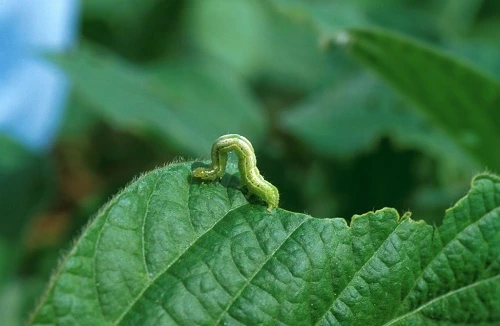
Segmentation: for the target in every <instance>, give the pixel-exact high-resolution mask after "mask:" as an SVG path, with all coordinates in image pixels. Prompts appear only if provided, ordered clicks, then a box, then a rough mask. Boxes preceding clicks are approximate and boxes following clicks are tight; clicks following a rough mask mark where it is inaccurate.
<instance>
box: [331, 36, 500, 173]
mask: <svg viewBox="0 0 500 326" xmlns="http://www.w3.org/2000/svg"><path fill="white" fill-rule="evenodd" d="M338 39H339V40H340V43H339V44H342V46H345V47H346V48H347V49H348V52H349V53H350V54H351V55H352V56H353V57H355V58H357V59H359V60H360V61H361V62H362V63H364V64H366V65H367V66H368V67H370V68H372V69H373V70H374V71H375V72H376V73H377V74H379V75H380V76H381V77H383V78H384V79H385V80H386V81H387V82H389V84H391V85H392V86H393V87H395V88H396V89H397V90H398V91H400V92H401V93H402V94H405V95H406V96H408V98H410V99H411V100H412V101H413V102H415V103H416V104H417V105H418V107H419V108H420V109H421V110H422V111H423V112H425V113H426V114H427V115H428V116H429V117H431V118H432V119H433V120H434V121H435V122H436V123H438V124H439V125H441V127H443V128H444V130H446V131H447V132H448V134H450V135H451V136H452V137H453V138H454V139H455V141H456V142H457V143H458V144H460V146H462V147H463V148H464V149H466V150H467V151H468V152H469V153H470V154H472V156H473V157H474V158H475V159H477V160H478V161H480V162H482V163H483V164H485V165H486V166H488V167H489V168H492V169H499V168H500V151H498V150H496V149H497V148H498V147H499V144H500V143H499V141H498V140H499V139H500V113H499V112H500V111H498V106H499V105H500V83H499V82H498V81H497V80H495V79H493V78H491V77H489V76H487V75H485V74H483V73H482V72H480V71H479V70H477V69H475V68H474V67H472V66H470V65H468V64H465V63H463V62H460V61H459V60H457V59H456V58H454V57H453V56H450V55H448V54H445V53H442V52H439V51H437V50H436V49H433V48H431V47H429V46H426V45H424V44H422V43H419V42H416V41H414V40H411V39H410V38H407V37H403V36H398V35H395V34H392V33H389V32H386V31H382V30H376V29H349V30H347V31H346V32H345V33H344V34H342V37H340V38H338Z"/></svg>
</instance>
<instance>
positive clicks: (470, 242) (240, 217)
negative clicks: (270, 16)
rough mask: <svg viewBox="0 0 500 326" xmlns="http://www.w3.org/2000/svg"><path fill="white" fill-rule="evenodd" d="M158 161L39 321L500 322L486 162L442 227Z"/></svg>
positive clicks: (496, 198) (88, 243)
mask: <svg viewBox="0 0 500 326" xmlns="http://www.w3.org/2000/svg"><path fill="white" fill-rule="evenodd" d="M194 167H196V164H193V163H189V162H186V163H176V164H172V165H169V166H166V167H163V168H160V169H157V170H155V171H153V172H150V173H147V174H145V175H143V176H141V177H140V178H138V179H137V180H135V181H134V182H132V183H131V184H130V185H129V186H128V187H126V188H125V189H124V190H123V191H122V192H121V193H119V194H118V195H117V196H116V197H115V198H113V199H112V200H111V201H110V202H109V203H108V204H107V205H106V206H105V207H104V208H103V209H102V210H101V211H100V212H99V213H98V214H97V216H96V217H95V219H94V220H93V222H92V223H91V224H90V225H89V226H88V227H87V229H86V230H85V231H84V232H83V234H82V236H81V237H80V239H79V240H78V241H77V242H76V243H75V245H74V247H73V248H72V249H71V250H70V251H69V253H68V254H67V256H66V257H65V258H64V260H63V261H62V263H61V266H60V267H59V269H58V270H57V271H56V272H55V274H54V275H53V277H52V279H51V281H50V283H49V286H48V288H47V290H46V292H45V294H44V295H43V297H42V299H41V300H40V303H39V305H38V307H37V308H36V309H35V311H34V313H33V314H32V319H31V323H32V324H35V325H49V324H58V325H75V324H84V325H105V324H120V325H122V324H123V325H173V324H180V325H217V324H227V325H241V324H266V325H269V324H286V325H292V324H293V325H297V324H303V325H310V324H316V325H336V324H342V325H408V324H412V325H420V324H421V325H423V324H433V323H434V324H440V325H444V324H450V325H451V324H474V323H477V324H480V323H482V324H484V325H486V324H491V325H493V324H498V323H499V322H500V311H499V308H498V307H500V276H499V275H500V259H499V257H500V236H499V234H500V216H499V215H500V178H498V177H496V176H493V175H487V174H484V175H480V176H478V177H476V178H475V179H474V181H473V183H472V188H471V190H470V192H469V193H468V194H467V195H466V196H465V197H464V198H463V199H461V200H460V201H459V202H458V203H457V204H456V205H455V206H454V207H453V208H451V209H449V210H448V211H447V212H446V217H445V220H444V223H443V225H441V226H439V227H437V228H434V227H432V226H429V225H427V224H426V223H425V222H423V221H418V222H417V221H414V220H412V219H411V218H410V215H409V214H405V215H403V216H399V215H398V213H397V212H396V211H395V210H394V209H390V208H384V209H381V210H378V211H375V212H369V213H366V214H363V215H358V216H354V217H353V218H352V222H351V224H350V225H347V223H346V221H345V220H344V219H342V218H331V219H319V218H314V217H311V216H308V215H305V214H300V213H293V212H289V211H286V210H284V209H280V208H277V209H274V210H273V211H271V212H268V211H267V210H266V207H265V205H264V203H261V202H258V201H252V200H251V201H250V202H249V201H248V200H247V199H246V198H245V196H244V195H243V192H244V189H243V190H241V189H238V185H239V180H238V175H237V174H235V173H234V171H236V166H235V165H230V166H229V168H230V172H232V173H233V174H226V175H225V176H224V177H223V178H222V180H221V182H220V183H200V182H199V181H197V180H195V179H192V178H191V171H192V169H193V168H194Z"/></svg>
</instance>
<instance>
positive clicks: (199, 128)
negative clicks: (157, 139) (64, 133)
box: [56, 46, 265, 155]
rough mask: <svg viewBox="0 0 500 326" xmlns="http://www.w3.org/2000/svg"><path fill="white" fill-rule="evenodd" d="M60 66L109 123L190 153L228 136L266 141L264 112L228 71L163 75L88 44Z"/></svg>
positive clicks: (178, 65)
mask: <svg viewBox="0 0 500 326" xmlns="http://www.w3.org/2000/svg"><path fill="white" fill-rule="evenodd" d="M56 62H57V63H58V64H59V65H60V66H61V67H63V68H64V70H65V71H66V72H67V73H68V74H69V76H70V77H71V79H72V81H73V83H74V85H75V88H76V91H77V93H78V95H80V96H82V97H83V98H84V99H86V100H87V101H88V102H89V103H90V104H91V105H92V107H93V108H94V109H95V112H96V113H98V114H99V115H100V116H102V117H103V118H104V119H105V120H106V121H108V122H109V123H111V124H112V125H115V126H117V127H119V128H124V129H127V130H131V129H132V130H134V129H140V130H143V129H146V130H150V131H152V132H154V133H156V134H158V135H159V136H161V137H162V138H163V139H165V140H166V141H167V142H168V143H170V144H172V145H174V146H176V147H178V148H179V149H182V150H183V151H185V153H187V154H192V155H201V154H207V153H206V150H207V149H209V148H210V145H211V141H212V140H214V139H216V138H217V137H219V136H220V135H221V134H225V133H228V132H235V133H243V134H248V135H249V136H250V137H252V138H253V139H254V141H256V142H258V141H259V140H260V139H262V138H263V134H264V131H265V124H264V123H265V121H264V115H263V111H262V110H261V108H260V106H259V105H258V103H257V102H256V100H255V99H254V98H253V97H252V95H251V94H250V92H249V90H247V89H246V87H245V86H244V85H243V83H242V81H241V79H239V77H238V76H237V75H235V74H232V73H231V72H230V71H229V70H227V69H224V67H214V66H212V65H209V64H202V63H199V62H195V61H194V62H172V63H171V64H170V67H171V68H170V70H165V69H164V70H163V72H162V75H161V76H159V75H160V74H153V73H148V72H147V71H146V69H140V68H138V67H136V66H133V65H132V64H130V63H127V62H125V61H123V60H120V59H119V58H118V57H116V56H114V55H111V54H110V53H107V52H106V51H103V50H101V51H96V49H94V48H92V47H88V46H87V47H84V48H82V49H80V50H78V51H76V52H73V53H70V54H68V55H66V56H60V57H57V58H56ZM228 126H230V127H228ZM228 128H229V129H228Z"/></svg>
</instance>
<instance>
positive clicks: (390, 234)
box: [314, 220, 412, 325]
mask: <svg viewBox="0 0 500 326" xmlns="http://www.w3.org/2000/svg"><path fill="white" fill-rule="evenodd" d="M407 221H409V222H410V223H411V222H412V221H411V220H402V221H398V224H397V225H396V227H395V228H394V230H392V232H391V233H389V234H388V235H387V237H386V238H385V239H384V241H382V242H381V243H380V245H379V246H378V248H377V250H375V251H374V252H373V254H372V255H371V256H370V258H369V259H367V260H366V262H365V263H364V264H363V266H361V267H360V268H359V269H358V270H357V271H356V272H355V273H354V274H353V275H352V277H351V279H350V280H349V282H348V283H347V284H346V285H345V287H344V288H343V289H342V291H340V292H339V294H338V295H337V296H336V297H335V298H333V300H332V302H331V304H330V305H329V306H328V308H327V309H325V312H324V313H323V314H322V315H321V317H319V318H318V320H317V321H316V322H315V323H314V325H318V323H319V322H320V321H321V320H323V318H325V316H326V314H327V313H328V312H329V311H330V309H332V307H333V305H334V304H335V302H337V300H338V299H339V298H340V297H341V296H342V294H343V293H344V291H345V290H346V289H347V288H348V287H349V286H350V285H351V284H352V282H353V280H354V279H355V278H356V277H357V276H358V275H359V273H360V272H361V271H362V270H363V269H364V268H365V266H366V265H367V264H368V263H369V262H370V261H371V260H372V258H373V257H375V256H376V254H377V253H378V252H379V250H380V249H381V248H382V247H383V246H384V244H385V243H386V242H387V240H388V239H390V238H391V237H392V235H393V234H394V233H395V232H396V231H397V230H398V228H399V227H400V226H402V225H403V223H405V222H407Z"/></svg>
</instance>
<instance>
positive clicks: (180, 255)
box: [113, 194, 250, 325]
mask: <svg viewBox="0 0 500 326" xmlns="http://www.w3.org/2000/svg"><path fill="white" fill-rule="evenodd" d="M189 196H191V194H189ZM247 205H250V204H249V203H245V204H243V205H240V206H237V207H234V208H232V209H230V210H228V211H227V212H226V213H225V214H224V215H223V216H222V217H221V218H220V219H219V220H217V221H215V223H213V224H212V225H211V226H210V227H209V228H207V229H206V230H205V232H203V233H201V234H200V235H199V236H198V237H196V238H195V239H194V240H193V241H192V242H191V243H189V244H188V245H187V246H186V248H184V250H183V251H182V252H180V253H179V254H178V255H177V257H175V258H174V259H173V260H172V261H171V262H170V264H168V265H167V266H166V267H165V268H164V269H163V270H162V271H161V272H159V273H158V274H157V275H156V276H155V277H153V278H152V279H150V280H149V281H148V282H147V283H146V284H145V286H144V288H143V289H142V290H141V291H140V292H139V293H138V294H137V295H136V296H135V298H134V299H133V300H132V301H131V302H130V304H129V305H128V306H127V307H126V308H125V309H124V311H123V313H122V314H121V315H120V316H119V317H118V318H117V319H116V320H115V321H114V322H113V324H114V325H118V324H119V323H120V322H121V321H122V320H123V318H124V317H125V316H126V315H127V314H128V313H129V312H130V310H131V309H132V307H133V306H134V305H135V304H136V303H137V301H139V299H140V298H141V297H142V295H143V294H144V293H145V292H146V291H147V290H148V289H149V288H150V287H151V285H153V284H154V283H155V282H156V280H157V279H159V278H160V277H161V276H162V275H164V274H165V273H166V272H167V271H168V270H169V269H170V267H172V266H173V265H174V264H175V263H176V262H177V261H179V259H180V258H181V257H182V256H183V255H184V254H185V253H186V252H187V251H188V250H189V249H191V247H192V246H193V245H194V244H195V243H196V242H198V241H199V240H200V239H201V238H202V237H203V236H204V235H205V234H207V233H208V232H210V231H211V230H213V228H214V227H215V226H216V225H217V224H219V223H221V222H222V221H224V218H225V217H226V216H227V215H228V214H230V213H231V212H233V211H235V210H237V209H240V208H242V207H245V206H247Z"/></svg>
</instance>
